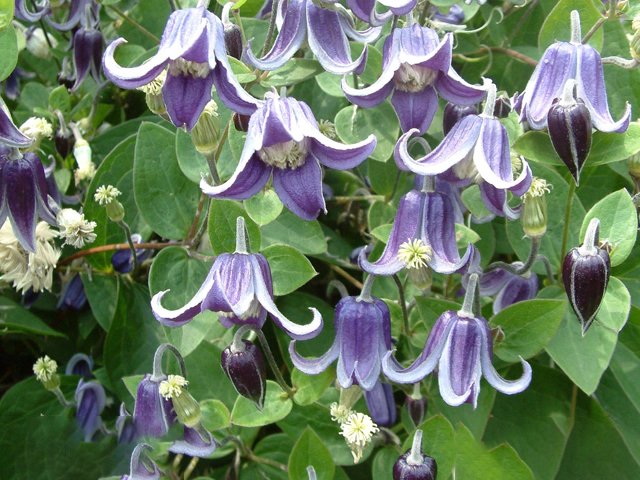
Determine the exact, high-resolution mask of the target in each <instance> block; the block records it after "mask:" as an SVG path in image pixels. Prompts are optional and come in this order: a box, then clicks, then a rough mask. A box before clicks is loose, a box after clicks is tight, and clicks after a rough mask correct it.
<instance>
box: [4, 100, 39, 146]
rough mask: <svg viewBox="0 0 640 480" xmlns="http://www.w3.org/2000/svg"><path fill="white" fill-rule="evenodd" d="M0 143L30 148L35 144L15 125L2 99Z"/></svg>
mask: <svg viewBox="0 0 640 480" xmlns="http://www.w3.org/2000/svg"><path fill="white" fill-rule="evenodd" d="M0 143H1V144H4V145H7V146H9V147H28V146H29V145H31V144H32V143H33V140H32V139H31V138H29V137H27V136H26V135H24V134H23V133H22V132H21V131H20V130H18V128H17V127H16V126H15V125H14V124H13V121H12V120H11V115H10V114H9V109H8V108H7V105H6V104H5V103H4V100H2V98H0Z"/></svg>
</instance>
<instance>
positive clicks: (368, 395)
mask: <svg viewBox="0 0 640 480" xmlns="http://www.w3.org/2000/svg"><path fill="white" fill-rule="evenodd" d="M363 393H364V399H365V401H366V402H367V408H368V409H369V414H370V415H371V419H372V420H373V422H374V423H375V424H376V425H378V426H380V427H392V426H393V425H395V423H396V402H395V401H394V399H393V387H392V386H391V385H390V384H388V383H382V382H381V381H380V380H378V381H377V382H376V384H375V385H374V386H373V388H372V389H371V390H369V391H367V390H365V391H364V392H363Z"/></svg>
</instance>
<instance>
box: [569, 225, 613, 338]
mask: <svg viewBox="0 0 640 480" xmlns="http://www.w3.org/2000/svg"><path fill="white" fill-rule="evenodd" d="M599 235H600V220H598V219H597V218H593V219H592V220H591V222H589V226H588V228H587V233H586V234H585V237H584V243H583V244H582V245H581V246H580V247H577V248H573V249H571V251H570V252H569V253H567V256H566V257H565V258H564V263H563V264H562V280H563V282H564V286H565V289H566V292H567V296H568V297H569V303H570V304H571V307H572V308H573V311H574V312H575V313H576V315H577V316H578V320H580V324H581V325H582V335H583V336H584V335H585V334H586V333H587V330H588V329H589V327H590V326H591V324H592V323H593V320H595V318H596V315H597V313H598V310H599V309H600V304H601V303H602V299H603V298H604V294H605V292H606V291H607V285H608V284H609V276H610V275H611V260H610V259H609V253H608V252H607V250H606V249H603V248H600V247H599V246H598V240H599Z"/></svg>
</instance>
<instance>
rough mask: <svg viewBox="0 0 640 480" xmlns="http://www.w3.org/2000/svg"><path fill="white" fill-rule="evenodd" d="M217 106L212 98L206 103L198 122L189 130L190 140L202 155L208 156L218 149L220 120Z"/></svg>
mask: <svg viewBox="0 0 640 480" xmlns="http://www.w3.org/2000/svg"><path fill="white" fill-rule="evenodd" d="M217 110H218V106H217V105H216V102H214V101H213V100H212V101H210V102H209V103H207V106H206V107H204V111H203V112H202V114H201V115H200V118H199V119H198V123H196V126H195V127H193V130H191V141H192V142H193V144H194V145H195V147H196V150H197V151H198V152H200V153H201V154H202V155H205V156H209V155H212V154H214V153H215V151H216V150H217V149H218V144H219V141H220V120H219V119H218V112H217Z"/></svg>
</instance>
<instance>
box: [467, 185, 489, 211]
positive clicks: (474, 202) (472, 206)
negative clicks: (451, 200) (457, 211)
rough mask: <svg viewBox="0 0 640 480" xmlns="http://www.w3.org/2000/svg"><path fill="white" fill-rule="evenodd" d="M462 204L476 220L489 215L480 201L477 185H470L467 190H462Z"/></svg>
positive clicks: (480, 196)
mask: <svg viewBox="0 0 640 480" xmlns="http://www.w3.org/2000/svg"><path fill="white" fill-rule="evenodd" d="M462 202H463V203H464V205H465V206H466V207H467V208H468V209H469V211H470V212H471V214H472V215H473V216H474V217H476V218H484V217H488V216H489V215H491V212H490V211H489V210H488V209H487V207H486V206H485V205H484V202H483V201H482V195H481V194H480V187H478V186H477V185H471V186H470V187H469V188H465V189H464V191H463V192H462Z"/></svg>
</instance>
